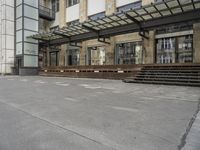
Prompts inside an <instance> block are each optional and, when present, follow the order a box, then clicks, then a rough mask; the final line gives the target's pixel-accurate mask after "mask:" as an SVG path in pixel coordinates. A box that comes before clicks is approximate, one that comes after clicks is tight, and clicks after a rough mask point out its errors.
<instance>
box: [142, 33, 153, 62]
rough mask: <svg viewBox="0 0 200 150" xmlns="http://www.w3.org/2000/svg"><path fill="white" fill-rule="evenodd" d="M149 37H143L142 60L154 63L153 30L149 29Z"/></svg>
mask: <svg viewBox="0 0 200 150" xmlns="http://www.w3.org/2000/svg"><path fill="white" fill-rule="evenodd" d="M148 37H149V39H146V38H143V44H144V45H143V46H144V62H145V64H153V63H155V62H154V60H155V31H149V34H148Z"/></svg>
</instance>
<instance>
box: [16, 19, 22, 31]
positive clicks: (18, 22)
mask: <svg viewBox="0 0 200 150" xmlns="http://www.w3.org/2000/svg"><path fill="white" fill-rule="evenodd" d="M20 29H22V18H19V19H17V20H16V30H20Z"/></svg>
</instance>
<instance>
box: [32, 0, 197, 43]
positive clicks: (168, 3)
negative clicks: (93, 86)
mask: <svg viewBox="0 0 200 150" xmlns="http://www.w3.org/2000/svg"><path fill="white" fill-rule="evenodd" d="M195 12H198V13H199V12H200V0H163V1H161V2H156V3H152V4H150V5H146V6H143V7H141V8H137V9H131V10H130V11H128V12H126V13H124V12H121V13H115V14H113V15H110V16H105V17H104V18H100V19H96V20H91V19H90V20H88V21H85V22H83V23H79V24H77V25H72V26H66V27H63V28H59V29H57V30H54V31H53V32H50V33H45V34H38V35H34V36H32V38H34V39H38V40H42V41H44V42H46V41H49V43H50V44H59V43H60V44H63V43H64V42H65V43H68V42H69V43H70V42H81V41H84V40H89V39H94V38H97V39H98V40H99V39H100V40H99V41H100V42H104V43H107V44H109V43H108V42H106V40H105V39H106V38H109V37H110V36H112V35H119V34H123V33H129V32H131V31H132V32H136V31H137V32H139V35H140V36H142V37H143V38H146V39H148V36H147V35H148V34H146V33H148V28H150V27H151V28H156V27H157V26H159V25H164V24H165V23H166V24H167V23H168V24H169V23H177V22H183V21H191V20H196V19H200V15H195V14H196V13H195ZM170 19H171V20H170ZM131 28H132V29H131ZM102 38H103V40H101V39H102Z"/></svg>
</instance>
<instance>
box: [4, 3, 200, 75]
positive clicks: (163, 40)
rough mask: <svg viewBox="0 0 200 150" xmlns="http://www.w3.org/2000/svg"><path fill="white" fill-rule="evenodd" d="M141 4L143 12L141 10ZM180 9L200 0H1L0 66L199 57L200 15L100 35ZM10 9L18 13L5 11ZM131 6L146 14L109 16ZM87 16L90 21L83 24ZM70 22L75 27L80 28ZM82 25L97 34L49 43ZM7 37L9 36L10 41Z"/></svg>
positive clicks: (28, 69)
mask: <svg viewBox="0 0 200 150" xmlns="http://www.w3.org/2000/svg"><path fill="white" fill-rule="evenodd" d="M4 3H6V4H4ZM154 4H156V5H155V6H154ZM158 4H159V5H158ZM150 6H152V8H151V7H150ZM178 6H180V7H178ZM4 7H6V8H8V9H5V8H4ZM143 7H144V9H143V11H145V12H142V11H141V10H140V8H143ZM159 7H160V8H159ZM11 8H12V11H10V9H11ZM151 9H153V11H152V10H151ZM179 9H181V10H182V13H183V12H192V11H196V10H199V9H200V6H199V0H186V1H181V0H180V1H179V0H168V1H167V2H166V1H162V0H95V1H94V0H16V3H14V0H7V1H5V0H1V9H0V13H1V14H2V15H1V24H0V25H1V50H0V51H1V56H2V57H1V68H6V69H1V70H2V72H3V73H11V71H12V69H11V67H14V66H15V68H17V69H16V70H17V71H16V72H17V73H19V74H23V73H25V74H26V73H27V74H29V73H30V74H31V73H33V74H34V73H36V72H37V69H38V67H64V66H79V65H81V66H83V65H97V66H99V65H127V64H129V65H131V64H174V63H180V64H182V63H200V42H199V39H200V24H199V20H198V19H196V18H195V19H193V20H192V19H188V20H184V19H182V20H181V19H180V21H179V22H175V21H174V19H173V20H172V21H171V22H172V23H169V22H167V23H166V24H164V25H163V24H162V25H156V24H155V25H154V27H153V26H152V27H151V28H150V27H149V28H148V30H147V31H146V29H143V28H141V30H142V32H141V31H138V30H132V31H131V30H130V31H129V32H127V33H126V32H120V33H119V34H118V31H115V34H111V35H109V36H100V35H99V33H100V32H101V30H102V32H103V31H104V30H105V31H107V29H112V28H114V27H118V26H119V25H120V26H125V25H127V24H129V21H130V20H131V19H132V21H134V22H135V23H136V24H137V25H140V22H145V21H146V19H147V20H148V17H151V18H156V17H155V16H156V15H160V18H165V17H166V18H167V17H168V15H169V16H170V13H171V14H175V13H176V12H179V11H180V12H179V13H177V14H181V10H179ZM154 10H155V11H156V12H155V13H154ZM159 10H163V11H159ZM6 11H8V13H12V12H14V11H15V12H16V13H14V14H15V15H5V14H6ZM130 11H131V12H132V13H133V12H135V13H136V14H137V15H138V16H139V17H140V18H142V19H143V20H142V21H140V20H139V19H135V18H134V17H132V18H126V19H123V16H122V18H121V19H120V20H119V21H116V20H115V19H113V20H112V18H106V17H107V16H112V17H113V16H114V17H113V18H116V16H117V18H116V19H118V18H119V16H120V14H127V13H129V12H130ZM151 12H152V13H151ZM145 13H147V15H146V16H145V15H144V14H145ZM156 13H157V14H156ZM168 13H169V14H168ZM3 16H7V17H11V18H2V17H3ZM126 17H127V16H126ZM129 17H130V16H129ZM145 17H146V18H145ZM106 19H107V20H109V19H110V20H112V21H111V22H110V23H109V24H105V23H102V22H107V21H106ZM199 19H200V18H199ZM152 20H153V19H152ZM154 20H156V19H154ZM168 20H169V19H168ZM150 21H151V20H150ZM15 22H16V24H15ZM88 22H89V24H90V25H91V27H90V26H86V27H85V25H86V23H88ZM108 22H109V21H108ZM154 22H155V21H154ZM163 22H165V21H163ZM173 22H174V23H173ZM6 23H7V24H9V25H6ZM11 24H12V25H11ZM80 24H81V25H80ZM157 24H158V23H157ZM106 25H107V26H106ZM97 26H98V29H97V30H95V28H97ZM144 26H145V25H144ZM72 27H74V28H75V27H76V28H77V33H76V31H75V30H74V29H73V30H72V29H71V28H72ZM79 27H80V28H81V30H82V31H85V30H87V31H86V32H89V31H90V32H96V34H98V37H97V36H94V37H93V38H85V37H84V40H78V41H75V40H72V41H70V42H69V41H68V40H66V42H60V43H59V42H56V44H51V41H54V40H57V41H59V39H62V40H63V39H64V38H68V39H73V38H74V39H77V36H78V34H79V33H78V30H79ZM6 28H9V29H6ZM10 28H12V29H10ZM61 29H62V32H61ZM63 30H64V31H65V33H68V34H65V33H64V32H63ZM5 31H8V32H9V34H6V33H5ZM66 31H68V32H66ZM108 31H109V32H111V31H110V30H108ZM81 33H82V32H80V34H81ZM83 34H84V33H83ZM14 35H15V36H14ZM34 35H39V36H34ZM80 36H81V35H80ZM85 36H87V34H85ZM95 37H96V38H95ZM9 38H10V39H9ZM11 38H12V40H11ZM5 39H7V40H5ZM62 40H61V41H62ZM6 41H9V43H7V46H6V45H5V44H4V43H6ZM44 43H45V44H44ZM44 45H45V46H44ZM5 66H6V67H5Z"/></svg>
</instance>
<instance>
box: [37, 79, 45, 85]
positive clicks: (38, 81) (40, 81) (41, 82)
mask: <svg viewBox="0 0 200 150" xmlns="http://www.w3.org/2000/svg"><path fill="white" fill-rule="evenodd" d="M35 83H40V84H44V83H46V82H44V81H42V80H36V81H35Z"/></svg>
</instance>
